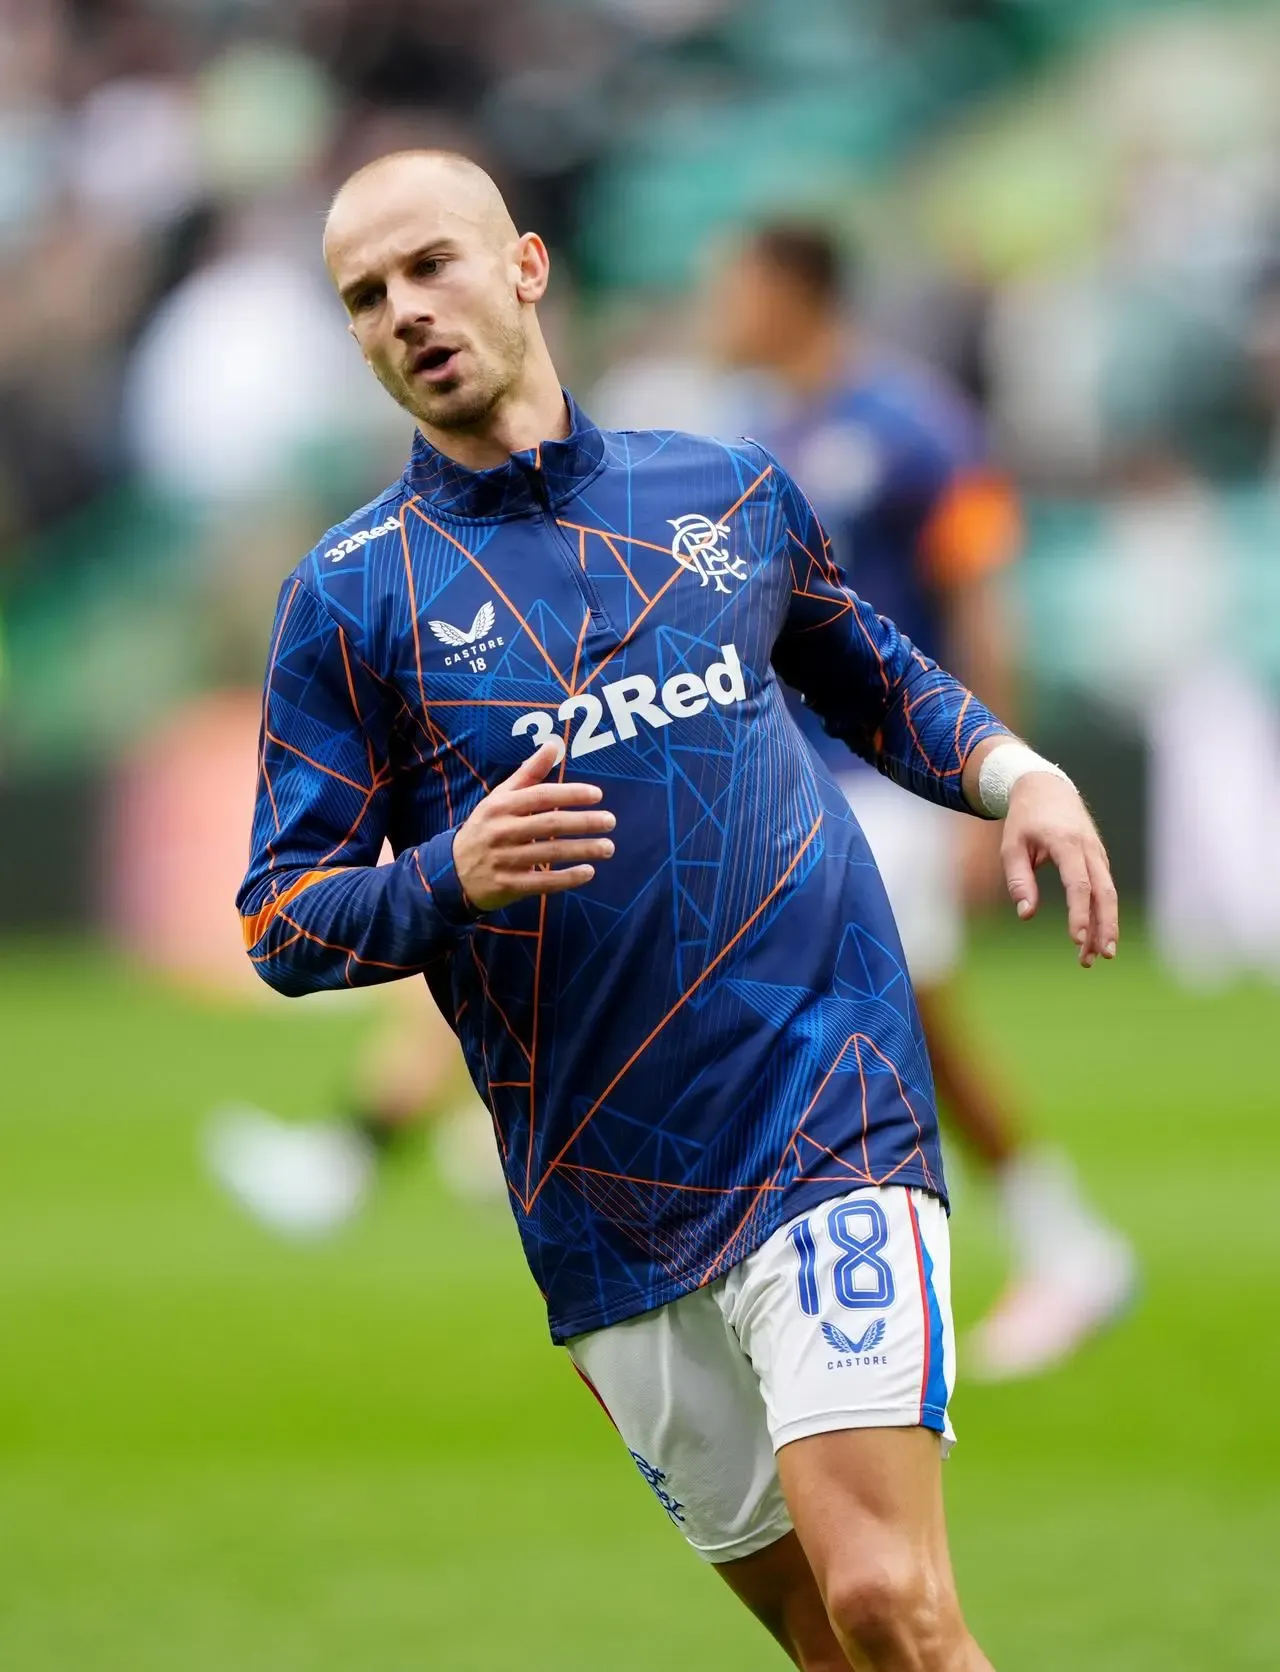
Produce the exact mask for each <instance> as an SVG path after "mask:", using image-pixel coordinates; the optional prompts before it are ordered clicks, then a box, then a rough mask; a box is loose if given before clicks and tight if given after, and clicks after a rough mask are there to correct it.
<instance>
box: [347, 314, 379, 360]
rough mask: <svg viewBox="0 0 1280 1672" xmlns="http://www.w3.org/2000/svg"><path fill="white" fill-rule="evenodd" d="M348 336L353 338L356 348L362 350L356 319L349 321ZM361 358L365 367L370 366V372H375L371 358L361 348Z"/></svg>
mask: <svg viewBox="0 0 1280 1672" xmlns="http://www.w3.org/2000/svg"><path fill="white" fill-rule="evenodd" d="M347 335H348V336H349V337H350V338H351V340H352V342H353V343H354V344H355V345H356V347H357V348H360V339H359V337H358V336H357V335H356V322H355V320H354V319H349V320H348V321H347ZM360 358H361V359H362V360H363V361H364V363H365V365H366V366H368V368H369V370H370V371H372V370H373V361H372V360H370V358H369V356H368V355H367V354H366V353H365V351H364V349H362V348H360Z"/></svg>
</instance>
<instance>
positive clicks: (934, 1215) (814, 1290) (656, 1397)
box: [568, 1185, 955, 1562]
mask: <svg viewBox="0 0 1280 1672" xmlns="http://www.w3.org/2000/svg"><path fill="white" fill-rule="evenodd" d="M568 1348H569V1352H570V1354H571V1355H572V1357H573V1360H574V1363H575V1364H576V1365H577V1367H578V1369H579V1371H580V1372H581V1374H582V1376H583V1378H584V1380H585V1381H586V1382H587V1383H588V1385H589V1386H590V1387H591V1388H592V1390H593V1392H594V1393H595V1394H596V1397H597V1398H598V1399H599V1401H600V1403H601V1404H602V1405H603V1406H604V1408H605V1410H606V1411H607V1412H608V1414H609V1417H610V1419H611V1420H612V1422H613V1424H614V1426H615V1427H616V1428H617V1430H618V1432H619V1433H620V1435H621V1436H622V1441H623V1444H624V1445H625V1446H626V1447H627V1449H628V1450H629V1451H630V1453H631V1456H632V1458H633V1459H634V1461H635V1464H636V1467H637V1469H638V1470H639V1471H640V1473H641V1475H643V1477H644V1479H645V1480H646V1481H647V1482H648V1484H649V1486H650V1487H651V1488H652V1490H653V1492H654V1495H655V1496H656V1498H657V1500H658V1502H659V1504H660V1505H661V1506H662V1508H663V1509H664V1510H665V1511H666V1513H667V1516H668V1518H669V1519H670V1520H671V1522H672V1523H673V1524H674V1525H675V1526H677V1527H679V1529H680V1530H681V1532H682V1533H683V1534H684V1536H685V1537H686V1538H687V1539H688V1541H689V1543H690V1544H691V1545H692V1546H693V1548H694V1549H695V1550H696V1551H697V1552H698V1554H699V1555H700V1556H702V1557H703V1558H704V1559H705V1560H706V1561H708V1562H734V1561H739V1560H740V1559H741V1558H742V1557H744V1556H750V1555H752V1554H754V1553H755V1552H756V1551H757V1550H763V1549H764V1548H765V1546H766V1545H770V1544H773V1543H774V1542H775V1541H776V1540H777V1539H780V1538H781V1537H782V1536H783V1534H784V1533H787V1532H789V1531H790V1529H791V1518H790V1516H789V1515H788V1513H787V1506H786V1504H785V1503H784V1502H783V1498H782V1490H781V1487H780V1486H779V1483H778V1470H777V1465H776V1463H775V1461H774V1453H775V1452H777V1451H779V1450H780V1449H781V1448H782V1447H783V1446H785V1445H788V1444H790V1442H792V1441H793V1440H803V1439H806V1438H808V1437H809V1436H810V1435H814V1434H828V1433H832V1432H834V1431H836V1430H839V1429H845V1428H918V1427H925V1428H931V1429H934V1430H935V1431H936V1432H937V1433H939V1434H940V1435H941V1436H942V1445H943V1455H944V1456H945V1455H946V1453H947V1452H948V1451H949V1450H950V1449H951V1445H952V1442H953V1441H954V1438H955V1435H954V1433H953V1432H952V1428H951V1424H950V1421H949V1419H948V1417H947V1405H948V1402H949V1401H950V1398H951V1390H952V1387H953V1385H954V1382H955V1334H954V1331H953V1328H952V1322H951V1254H950V1243H949V1240H948V1235H947V1216H946V1211H945V1209H944V1208H943V1206H942V1203H941V1202H940V1201H938V1199H937V1197H935V1196H930V1195H928V1194H926V1193H925V1192H924V1191H921V1190H908V1189H906V1188H904V1187H902V1186H895V1185H889V1186H887V1187H883V1188H879V1187H876V1186H874V1185H872V1186H868V1187H866V1188H863V1189H859V1190H854V1191H851V1192H850V1193H849V1194H848V1195H847V1196H838V1197H833V1198H832V1199H831V1200H830V1201H827V1202H823V1203H822V1204H821V1205H820V1206H819V1207H816V1208H814V1209H813V1210H812V1211H811V1212H810V1213H807V1214H804V1215H802V1216H801V1217H800V1218H798V1219H794V1220H792V1221H791V1223H790V1224H788V1225H784V1226H782V1227H781V1229H779V1230H777V1231H775V1232H774V1234H773V1235H772V1236H771V1237H770V1238H769V1240H768V1241H767V1242H765V1243H763V1244H762V1245H761V1246H760V1247H759V1248H758V1249H756V1251H755V1252H754V1253H753V1254H749V1255H748V1256H747V1258H746V1259H745V1260H743V1261H742V1263H741V1264H740V1265H737V1266H735V1267H734V1268H733V1270H732V1271H729V1272H727V1273H726V1274H725V1276H723V1277H720V1278H717V1279H716V1280H715V1282H713V1283H709V1284H708V1285H707V1286H706V1287H705V1288H702V1289H695V1290H694V1291H693V1292H692V1293H690V1294H687V1295H682V1296H681V1297H680V1298H679V1299H678V1300H674V1301H671V1302H670V1303H669V1304H668V1305H666V1306H661V1307H659V1308H658V1309H657V1310H656V1311H653V1312H645V1313H642V1314H641V1315H640V1316H639V1317H637V1318H628V1319H626V1320H625V1321H624V1322H623V1323H620V1324H614V1325H612V1326H611V1327H610V1328H608V1329H600V1330H593V1331H592V1332H591V1333H590V1334H588V1335H579V1336H576V1337H575V1338H574V1339H573V1340H572V1341H570V1342H569V1343H568Z"/></svg>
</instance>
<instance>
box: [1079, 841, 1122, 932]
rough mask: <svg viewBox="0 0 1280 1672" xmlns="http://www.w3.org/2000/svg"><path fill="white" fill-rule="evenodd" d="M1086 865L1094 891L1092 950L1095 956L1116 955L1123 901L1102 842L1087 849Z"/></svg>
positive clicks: (1091, 927)
mask: <svg viewBox="0 0 1280 1672" xmlns="http://www.w3.org/2000/svg"><path fill="white" fill-rule="evenodd" d="M1085 864H1086V865H1087V866H1088V868H1089V886H1090V889H1091V891H1092V895H1093V899H1092V909H1091V921H1090V927H1089V941H1088V949H1089V951H1090V954H1091V956H1090V962H1092V961H1093V958H1095V957H1097V958H1114V957H1115V955H1116V943H1117V942H1118V941H1119V939H1120V902H1119V900H1118V898H1117V896H1116V885H1115V883H1114V882H1113V881H1112V879H1111V866H1110V863H1109V862H1108V859H1107V854H1106V849H1105V848H1104V847H1103V846H1102V843H1101V842H1097V843H1095V844H1091V845H1088V846H1086V848H1085Z"/></svg>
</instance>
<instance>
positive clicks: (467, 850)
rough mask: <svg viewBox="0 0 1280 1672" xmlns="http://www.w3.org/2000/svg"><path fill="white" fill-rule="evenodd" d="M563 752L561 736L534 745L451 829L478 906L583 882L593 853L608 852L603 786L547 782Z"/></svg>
mask: <svg viewBox="0 0 1280 1672" xmlns="http://www.w3.org/2000/svg"><path fill="white" fill-rule="evenodd" d="M563 756H564V748H563V745H562V744H561V743H560V742H559V740H558V739H553V740H552V741H551V742H550V743H544V744H543V745H542V747H541V748H540V749H535V751H534V752H533V754H532V755H530V756H529V758H528V760H527V761H522V762H521V764H520V765H519V766H518V767H517V768H516V770H515V771H514V772H513V773H512V774H511V776H510V777H509V778H508V779H507V780H506V781H505V782H504V783H501V784H499V785H498V786H497V788H496V789H493V790H490V792H489V794H488V795H486V796H485V798H484V800H483V801H481V802H480V804H479V805H478V806H477V807H476V808H475V810H474V811H473V812H472V814H471V816H470V817H469V818H468V819H467V820H466V821H465V822H464V823H463V824H462V826H461V827H460V828H459V830H458V833H457V835H456V836H455V837H454V839H453V865H454V869H455V870H456V871H457V873H458V881H459V882H460V883H461V884H462V891H463V893H464V894H465V895H466V897H467V899H468V900H469V901H470V902H471V904H472V906H473V907H474V908H475V909H476V910H477V911H496V910H497V909H498V908H499V907H500V906H509V905H510V904H511V903H512V901H514V900H522V899H524V898H525V897H526V896H527V895H531V894H561V893H563V892H564V890H565V889H567V888H581V887H582V885H583V883H584V882H590V881H591V879H592V877H594V876H595V874H596V873H595V866H594V865H593V864H592V863H591V861H592V860H598V859H612V857H613V843H612V842H611V841H610V840H609V838H608V836H606V835H605V834H604V833H605V832H606V831H608V830H612V829H613V827H614V824H615V822H616V821H615V819H614V816H613V814H612V813H608V812H606V811H605V810H604V808H603V807H600V806H599V805H598V803H599V802H600V801H601V800H602V799H603V797H604V791H603V790H602V789H601V788H600V786H599V785H598V784H560V783H557V784H549V783H548V782H547V777H548V775H549V774H550V772H551V770H552V768H553V767H556V766H558V765H559V763H560V761H561V760H562V759H563ZM556 866H559V867H560V869H559V870H557V869H555V868H554V867H556Z"/></svg>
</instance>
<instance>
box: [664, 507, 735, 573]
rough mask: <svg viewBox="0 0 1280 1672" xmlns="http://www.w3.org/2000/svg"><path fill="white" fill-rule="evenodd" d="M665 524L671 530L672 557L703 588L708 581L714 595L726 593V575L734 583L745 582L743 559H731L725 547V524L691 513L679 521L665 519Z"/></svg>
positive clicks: (726, 531)
mask: <svg viewBox="0 0 1280 1672" xmlns="http://www.w3.org/2000/svg"><path fill="white" fill-rule="evenodd" d="M667 521H668V522H669V523H670V524H671V526H672V528H674V529H675V534H674V536H673V537H672V540H671V555H672V557H674V558H675V560H676V562H677V563H679V564H680V565H681V566H682V567H683V568H685V569H687V570H688V571H689V573H690V574H691V575H698V576H699V577H700V578H701V582H702V585H703V586H706V584H707V582H708V581H714V582H715V588H716V591H717V592H728V590H729V588H728V587H727V586H726V585H725V576H726V575H729V576H732V578H733V579H734V580H735V581H745V580H746V578H747V561H746V559H745V558H743V557H733V556H732V555H731V554H730V552H729V547H728V545H727V544H726V542H727V541H728V538H729V525H728V523H718V522H712V520H711V518H710V517H704V516H703V515H702V514H701V512H698V511H691V512H689V514H688V515H687V516H683V517H668V518H667Z"/></svg>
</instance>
